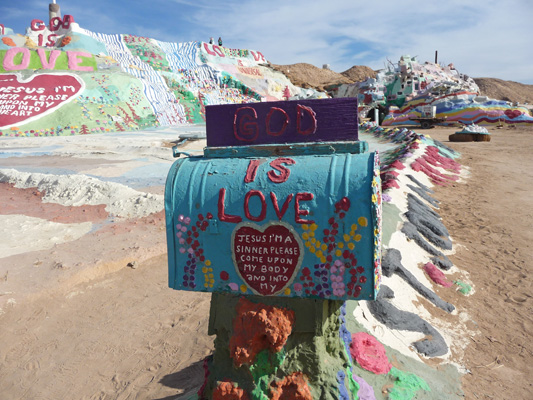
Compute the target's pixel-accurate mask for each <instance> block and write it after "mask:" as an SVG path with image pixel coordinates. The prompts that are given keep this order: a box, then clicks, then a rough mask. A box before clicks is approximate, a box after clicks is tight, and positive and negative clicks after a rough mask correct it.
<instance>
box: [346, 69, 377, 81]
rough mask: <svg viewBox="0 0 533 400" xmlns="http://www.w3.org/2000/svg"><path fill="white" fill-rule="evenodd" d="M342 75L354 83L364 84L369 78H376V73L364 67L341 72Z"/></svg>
mask: <svg viewBox="0 0 533 400" xmlns="http://www.w3.org/2000/svg"><path fill="white" fill-rule="evenodd" d="M341 75H344V76H345V77H347V78H349V79H351V80H353V81H354V82H362V81H365V80H366V79H368V78H375V77H376V71H374V70H373V69H372V68H369V67H366V66H364V65H354V66H353V67H352V68H350V69H347V70H346V71H344V72H341Z"/></svg>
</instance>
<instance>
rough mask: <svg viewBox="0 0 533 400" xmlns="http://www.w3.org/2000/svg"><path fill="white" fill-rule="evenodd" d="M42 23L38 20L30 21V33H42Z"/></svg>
mask: <svg viewBox="0 0 533 400" xmlns="http://www.w3.org/2000/svg"><path fill="white" fill-rule="evenodd" d="M44 26H45V25H44V21H42V20H40V19H32V20H31V24H30V28H31V30H32V31H42V30H44Z"/></svg>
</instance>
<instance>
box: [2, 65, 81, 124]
mask: <svg viewBox="0 0 533 400" xmlns="http://www.w3.org/2000/svg"><path fill="white" fill-rule="evenodd" d="M84 87H85V84H84V82H83V81H82V80H81V79H79V78H78V77H77V76H75V75H72V74H39V75H33V76H32V77H30V78H29V79H28V80H26V81H24V80H21V79H20V76H19V75H18V74H0V102H1V103H0V129H1V128H6V127H10V126H18V125H23V124H26V123H28V122H31V121H34V120H36V119H39V118H41V117H43V116H45V115H47V114H50V113H51V112H54V111H56V110H57V109H58V108H59V107H61V106H63V105H65V104H67V103H68V102H70V101H71V100H73V99H74V98H76V97H77V96H78V95H79V94H80V92H81V91H82V90H83V89H84Z"/></svg>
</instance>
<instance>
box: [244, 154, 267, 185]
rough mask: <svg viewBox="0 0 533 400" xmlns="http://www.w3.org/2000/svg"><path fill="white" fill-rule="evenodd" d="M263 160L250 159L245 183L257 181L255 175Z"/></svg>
mask: <svg viewBox="0 0 533 400" xmlns="http://www.w3.org/2000/svg"><path fill="white" fill-rule="evenodd" d="M262 162H263V160H259V159H257V160H250V164H248V169H247V170H246V175H245V177H244V182H245V183H250V182H253V181H255V176H256V175H257V169H258V168H259V166H260V165H261V163H262Z"/></svg>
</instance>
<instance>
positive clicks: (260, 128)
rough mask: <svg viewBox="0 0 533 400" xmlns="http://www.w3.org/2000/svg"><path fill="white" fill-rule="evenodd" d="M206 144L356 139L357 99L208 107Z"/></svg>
mask: <svg viewBox="0 0 533 400" xmlns="http://www.w3.org/2000/svg"><path fill="white" fill-rule="evenodd" d="M206 127H207V128H206V129H207V132H206V133H207V146H209V147H222V146H247V145H259V144H281V143H312V142H336V141H357V140H358V135H357V132H358V131H357V99H356V98H342V99H321V100H294V101H273V102H266V103H246V104H223V105H218V106H207V107H206Z"/></svg>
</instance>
